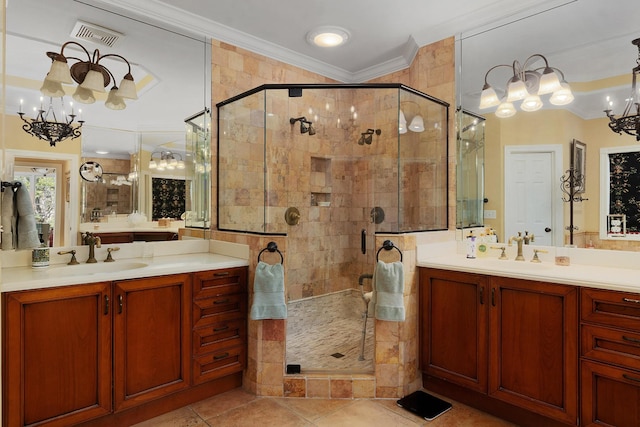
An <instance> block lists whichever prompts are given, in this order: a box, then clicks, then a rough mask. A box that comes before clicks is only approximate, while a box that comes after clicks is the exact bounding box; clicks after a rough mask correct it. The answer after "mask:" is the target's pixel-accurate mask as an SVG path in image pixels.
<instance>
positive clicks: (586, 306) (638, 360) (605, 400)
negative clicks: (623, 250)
mask: <svg viewBox="0 0 640 427" xmlns="http://www.w3.org/2000/svg"><path fill="white" fill-rule="evenodd" d="M580 298H581V301H580V303H581V305H580V314H581V325H580V331H581V338H582V339H581V345H580V350H581V362H580V370H581V398H582V404H581V419H582V425H583V426H585V427H590V426H615V427H637V426H640V294H634V293H625V292H617V291H609V290H602V289H588V288H583V289H581V291H580Z"/></svg>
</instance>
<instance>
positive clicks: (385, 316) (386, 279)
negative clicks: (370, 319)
mask: <svg viewBox="0 0 640 427" xmlns="http://www.w3.org/2000/svg"><path fill="white" fill-rule="evenodd" d="M373 290H374V291H373V298H372V301H374V304H375V313H376V319H379V320H389V321H395V322H404V320H405V311H404V267H403V265H402V262H400V261H396V262H393V263H385V262H382V261H378V263H377V264H376V269H375V270H374V272H373Z"/></svg>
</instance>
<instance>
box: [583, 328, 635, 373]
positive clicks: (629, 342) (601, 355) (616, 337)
mask: <svg viewBox="0 0 640 427" xmlns="http://www.w3.org/2000/svg"><path fill="white" fill-rule="evenodd" d="M581 353H582V356H583V357H588V358H591V359H595V360H599V361H602V362H606V363H613V364H616V365H621V366H624V367H627V368H630V369H637V370H640V333H632V332H629V331H623V330H620V329H611V328H603V327H600V326H595V325H582V343H581Z"/></svg>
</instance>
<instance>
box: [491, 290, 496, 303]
mask: <svg viewBox="0 0 640 427" xmlns="http://www.w3.org/2000/svg"><path fill="white" fill-rule="evenodd" d="M491 305H492V306H494V307H495V306H496V288H491Z"/></svg>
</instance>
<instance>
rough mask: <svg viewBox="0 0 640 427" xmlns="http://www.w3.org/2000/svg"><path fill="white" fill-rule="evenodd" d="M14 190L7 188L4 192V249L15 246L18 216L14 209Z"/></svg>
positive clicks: (2, 219)
mask: <svg viewBox="0 0 640 427" xmlns="http://www.w3.org/2000/svg"><path fill="white" fill-rule="evenodd" d="M13 196H14V194H13V191H12V190H11V188H5V190H4V191H3V192H2V217H1V219H0V221H2V250H3V251H8V250H11V249H13V248H14V246H13V231H14V230H15V228H16V218H15V216H14V211H13Z"/></svg>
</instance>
